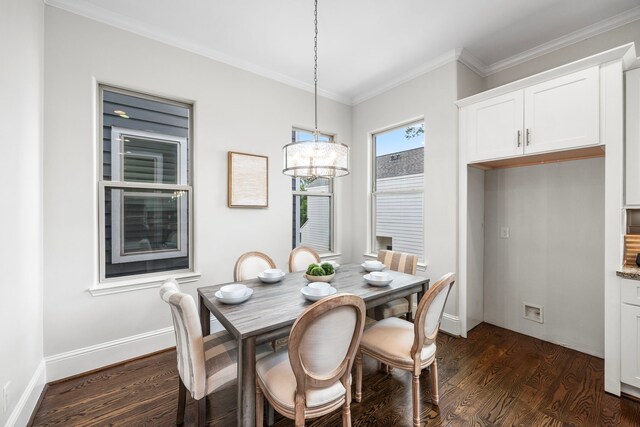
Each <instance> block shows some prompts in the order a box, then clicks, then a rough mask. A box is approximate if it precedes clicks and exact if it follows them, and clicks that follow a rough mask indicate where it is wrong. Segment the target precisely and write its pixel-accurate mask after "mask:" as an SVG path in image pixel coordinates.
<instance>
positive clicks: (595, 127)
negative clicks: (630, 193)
mask: <svg viewBox="0 0 640 427" xmlns="http://www.w3.org/2000/svg"><path fill="white" fill-rule="evenodd" d="M599 91H600V70H599V68H598V67H592V68H589V69H587V70H583V71H579V72H577V73H573V74H569V75H567V76H562V77H558V78H556V79H553V80H549V81H548V82H544V83H540V84H537V85H535V86H531V87H528V88H526V89H525V90H524V112H525V115H524V127H525V133H526V135H525V140H526V143H525V149H524V152H525V154H532V153H541V152H545V151H558V150H565V149H569V148H578V147H585V146H589V145H598V144H599V141H600V92H599Z"/></svg>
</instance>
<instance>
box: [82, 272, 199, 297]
mask: <svg viewBox="0 0 640 427" xmlns="http://www.w3.org/2000/svg"><path fill="white" fill-rule="evenodd" d="M169 277H173V278H174V279H176V280H177V281H178V283H180V284H183V283H190V282H195V281H196V280H198V279H199V278H200V273H198V272H187V273H178V274H162V275H157V276H152V277H149V276H147V277H142V278H135V279H122V280H116V279H114V281H109V282H103V283H100V284H96V285H95V286H93V287H91V288H89V289H88V290H89V293H90V294H91V295H92V296H94V297H98V296H102V295H111V294H120V293H123V292H132V291H139V290H141V289H149V288H159V287H160V286H161V285H162V283H163V282H164V281H165V280H167V279H168V278H169Z"/></svg>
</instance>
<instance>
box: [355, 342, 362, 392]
mask: <svg viewBox="0 0 640 427" xmlns="http://www.w3.org/2000/svg"><path fill="white" fill-rule="evenodd" d="M361 401H362V352H361V351H359V352H357V353H356V402H361Z"/></svg>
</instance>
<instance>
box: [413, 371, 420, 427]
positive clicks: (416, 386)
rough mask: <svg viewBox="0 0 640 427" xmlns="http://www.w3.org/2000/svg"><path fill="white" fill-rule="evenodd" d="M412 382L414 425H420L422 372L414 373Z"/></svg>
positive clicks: (416, 426) (418, 426) (414, 426)
mask: <svg viewBox="0 0 640 427" xmlns="http://www.w3.org/2000/svg"><path fill="white" fill-rule="evenodd" d="M412 384H413V387H412V390H411V391H412V393H411V394H412V398H413V402H412V403H413V427H420V374H418V375H416V374H415V373H414V374H413V381H412Z"/></svg>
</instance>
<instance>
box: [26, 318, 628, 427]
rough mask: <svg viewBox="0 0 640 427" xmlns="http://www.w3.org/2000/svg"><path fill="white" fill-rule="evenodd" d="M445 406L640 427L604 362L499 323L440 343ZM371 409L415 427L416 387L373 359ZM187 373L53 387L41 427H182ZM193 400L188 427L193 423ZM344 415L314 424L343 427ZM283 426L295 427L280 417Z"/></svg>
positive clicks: (425, 391)
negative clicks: (182, 377)
mask: <svg viewBox="0 0 640 427" xmlns="http://www.w3.org/2000/svg"><path fill="white" fill-rule="evenodd" d="M437 357H438V367H439V376H440V406H439V407H435V406H432V405H431V404H430V403H429V398H430V393H429V380H428V378H429V375H428V374H425V375H423V379H422V382H421V384H422V401H423V405H422V417H423V421H424V423H425V425H427V426H439V425H443V426H444V425H446V426H449V425H450V426H458V425H461V426H462V425H465V426H466V425H469V426H564V425H576V426H640V403H639V402H636V401H633V400H631V399H627V398H618V397H615V396H612V395H609V394H606V393H605V392H604V390H603V380H604V372H603V361H602V360H601V359H598V358H595V357H592V356H588V355H586V354H583V353H579V352H576V351H573V350H569V349H566V348H563V347H560V346H557V345H554V344H550V343H547V342H544V341H540V340H537V339H534V338H530V337H527V336H524V335H521V334H518V333H515V332H511V331H509V330H506V329H502V328H498V327H496V326H492V325H488V324H481V325H479V326H478V327H476V328H475V329H474V330H473V331H471V332H470V334H469V338H468V339H466V340H465V339H457V338H453V337H450V336H447V335H444V334H440V336H439V337H438V356H437ZM364 373H365V375H364V378H363V394H364V396H363V402H362V403H355V402H354V403H353V404H352V405H351V412H352V419H353V425H354V426H410V425H411V380H410V375H408V374H407V373H405V372H402V371H399V370H394V371H393V372H392V373H391V374H390V375H385V374H383V373H380V372H378V371H377V369H376V364H375V362H373V361H372V360H365V366H364ZM235 393H236V390H235V388H230V389H227V390H226V391H223V392H220V393H217V394H214V395H212V396H210V397H209V402H208V404H209V408H208V416H209V420H208V421H209V422H208V425H212V426H213V425H215V426H233V425H235V409H234V408H235ZM177 400H178V376H177V370H176V356H175V352H174V351H167V352H164V353H160V354H156V355H153V356H150V357H146V358H142V359H138V360H135V361H132V362H129V363H125V364H122V365H118V366H115V367H111V368H108V369H105V370H103V371H100V372H97V373H92V374H88V375H85V376H82V377H78V378H74V379H70V380H66V381H63V382H60V383H57V384H52V385H50V386H49V388H48V389H47V391H46V393H45V395H44V398H43V399H42V402H41V404H40V407H39V409H38V411H37V412H36V414H35V416H34V421H33V425H34V426H106V425H109V426H171V425H175V416H176V409H177ZM193 421H194V407H193V402H192V401H191V400H190V399H189V398H188V400H187V411H186V415H185V425H187V426H188V425H193ZM340 424H341V418H340V412H339V411H338V412H336V413H335V414H333V415H327V416H325V417H322V418H318V419H315V420H309V422H308V424H307V425H309V426H332V427H333V426H338V425H340ZM275 425H276V426H278V427H284V426H293V422H292V421H290V420H286V419H283V418H276V424H275Z"/></svg>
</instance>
